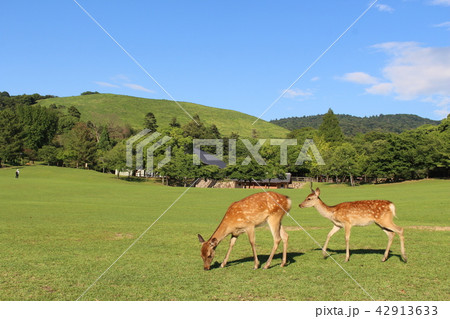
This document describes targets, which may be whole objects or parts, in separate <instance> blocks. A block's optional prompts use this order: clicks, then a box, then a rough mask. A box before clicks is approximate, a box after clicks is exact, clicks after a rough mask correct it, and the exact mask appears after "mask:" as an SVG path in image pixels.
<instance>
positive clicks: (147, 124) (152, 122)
mask: <svg viewBox="0 0 450 319" xmlns="http://www.w3.org/2000/svg"><path fill="white" fill-rule="evenodd" d="M144 128H146V129H149V130H150V131H152V132H156V130H157V129H158V125H157V124H156V117H155V115H154V114H153V113H152V112H148V113H147V114H146V115H145V118H144Z"/></svg>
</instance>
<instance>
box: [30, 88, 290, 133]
mask: <svg viewBox="0 0 450 319" xmlns="http://www.w3.org/2000/svg"><path fill="white" fill-rule="evenodd" d="M179 103H180V105H181V106H182V107H183V108H184V109H185V110H186V111H187V112H188V113H189V114H191V115H192V116H194V115H195V114H198V115H199V116H200V119H201V120H202V121H203V122H204V123H205V124H206V125H211V124H215V125H216V126H217V127H218V128H219V131H220V132H221V133H222V134H223V135H230V134H231V133H232V132H236V133H238V134H239V135H240V136H241V137H251V136H252V130H253V129H255V130H256V132H257V134H258V137H273V138H276V137H285V136H286V134H287V133H288V130H287V129H285V128H282V127H280V126H277V125H275V124H272V123H268V122H266V121H263V120H260V121H258V122H257V123H256V124H255V125H252V123H253V122H254V121H255V120H256V117H254V116H250V115H247V114H244V113H241V112H237V111H232V110H225V109H220V108H215V107H209V106H204V105H200V104H194V103H188V102H179ZM39 104H41V105H44V106H49V105H51V104H56V105H64V106H66V107H69V106H75V107H76V108H77V109H78V110H79V111H80V112H81V119H82V120H83V121H87V120H90V121H92V122H93V123H96V124H103V125H104V124H107V123H115V124H129V125H131V126H132V127H133V128H135V129H138V130H139V129H142V125H143V124H142V123H143V120H144V116H145V114H147V113H148V112H152V113H153V114H155V117H156V119H157V123H158V125H159V127H160V128H165V127H168V126H169V122H170V121H171V119H172V118H173V117H176V118H177V120H178V122H179V123H180V124H181V125H183V124H186V123H188V122H190V121H191V118H189V116H188V115H187V114H186V113H185V112H184V111H183V110H182V109H181V108H180V107H179V106H178V105H177V104H176V103H175V102H173V101H168V100H156V99H145V98H138V97H132V96H125V95H114V94H91V95H81V96H71V97H58V98H51V99H45V100H41V101H39Z"/></svg>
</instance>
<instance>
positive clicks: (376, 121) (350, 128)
mask: <svg viewBox="0 0 450 319" xmlns="http://www.w3.org/2000/svg"><path fill="white" fill-rule="evenodd" d="M336 116H337V117H338V119H339V124H340V126H341V128H342V131H343V132H344V134H345V135H356V134H358V133H367V132H370V131H373V130H382V131H387V132H394V133H400V132H403V131H406V130H410V129H414V128H417V127H419V126H421V125H424V124H432V125H438V124H439V123H440V122H439V121H433V120H430V119H426V118H423V117H420V116H417V115H413V114H391V115H376V116H370V117H357V116H352V115H345V114H336ZM322 117H323V115H312V116H303V117H288V118H283V119H278V120H272V121H270V122H271V123H273V124H276V125H279V126H281V127H284V128H286V129H288V130H295V129H299V128H302V127H308V126H309V127H313V128H315V129H318V128H319V126H320V124H321V123H322Z"/></svg>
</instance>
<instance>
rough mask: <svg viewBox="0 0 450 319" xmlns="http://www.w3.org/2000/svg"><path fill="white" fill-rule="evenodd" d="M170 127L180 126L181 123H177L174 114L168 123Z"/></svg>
mask: <svg viewBox="0 0 450 319" xmlns="http://www.w3.org/2000/svg"><path fill="white" fill-rule="evenodd" d="M169 126H170V127H181V124H180V123H178V121H177V118H176V117H175V116H174V117H172V120H171V121H170V123H169Z"/></svg>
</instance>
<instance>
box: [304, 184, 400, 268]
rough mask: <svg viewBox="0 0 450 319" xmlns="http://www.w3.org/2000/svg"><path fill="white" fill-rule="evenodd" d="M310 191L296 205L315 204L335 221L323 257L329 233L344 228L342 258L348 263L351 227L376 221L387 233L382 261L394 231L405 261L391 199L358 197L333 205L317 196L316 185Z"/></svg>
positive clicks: (327, 216) (318, 192) (318, 190)
mask: <svg viewBox="0 0 450 319" xmlns="http://www.w3.org/2000/svg"><path fill="white" fill-rule="evenodd" d="M311 192H312V193H311V194H309V195H308V196H307V197H306V199H305V200H304V201H303V203H301V204H300V205H299V206H300V208H304V207H315V208H316V209H317V211H318V212H319V213H320V215H322V216H323V217H325V218H328V219H329V220H331V222H332V223H333V224H334V227H333V229H331V231H330V232H329V233H328V236H327V239H326V241H325V244H324V245H323V248H322V253H323V256H324V258H326V257H327V246H328V242H329V241H330V238H331V236H333V235H334V234H335V233H336V232H337V231H338V230H340V229H341V228H342V227H344V229H345V243H346V255H345V261H346V262H347V261H348V260H349V258H350V249H349V240H350V230H351V228H352V226H367V225H370V224H372V223H376V224H377V225H378V226H380V227H381V229H382V230H383V231H384V232H385V233H386V235H387V236H388V239H389V240H388V245H387V248H386V251H385V252H384V256H383V259H382V260H381V261H386V259H387V258H388V255H389V249H390V248H391V244H392V240H393V239H394V236H395V233H397V234H398V235H399V237H400V247H401V252H402V258H403V261H404V262H406V260H407V259H406V254H405V244H404V237H403V228H402V227H399V226H397V225H395V224H394V222H393V221H392V219H393V218H394V216H395V206H394V204H393V203H392V202H390V201H387V200H361V201H356V202H346V203H341V204H338V205H336V206H327V205H326V204H325V203H324V202H323V201H322V200H321V199H320V198H319V195H320V189H319V188H317V189H316V190H315V191H314V190H313V189H312V187H311Z"/></svg>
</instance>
